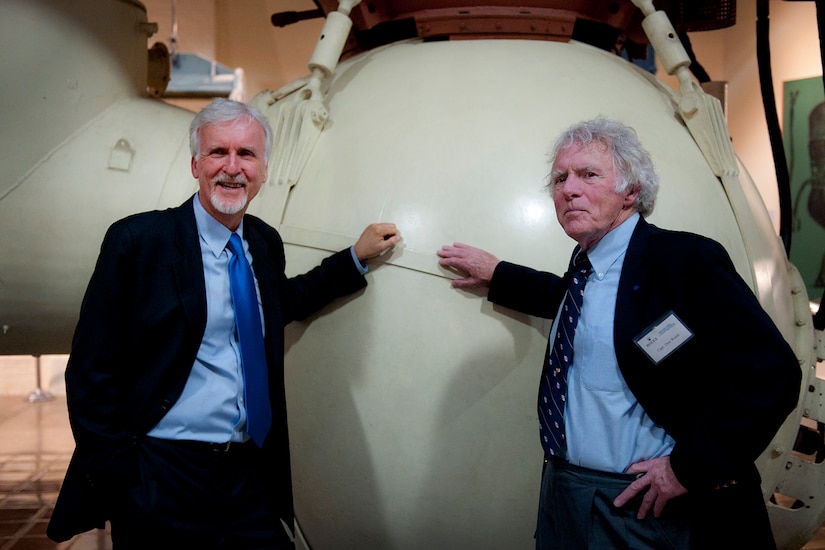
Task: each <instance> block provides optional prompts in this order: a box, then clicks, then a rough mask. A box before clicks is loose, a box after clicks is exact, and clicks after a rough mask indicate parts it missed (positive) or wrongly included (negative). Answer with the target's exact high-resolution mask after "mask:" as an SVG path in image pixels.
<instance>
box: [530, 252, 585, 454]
mask: <svg viewBox="0 0 825 550" xmlns="http://www.w3.org/2000/svg"><path fill="white" fill-rule="evenodd" d="M591 268H592V266H591V265H590V260H588V259H587V254H585V253H584V252H580V253H579V254H578V256H577V257H576V259H575V261H574V264H573V268H572V269H571V272H570V286H569V287H568V289H567V292H566V293H565V295H564V302H563V303H562V307H561V310H560V311H559V319H558V323H556V324H557V327H556V335H555V338H551V339H550V341H549V342H548V350H547V354H546V357H545V361H544V369H543V372H542V377H541V385H540V386H539V400H538V412H539V423H540V426H539V434H540V436H541V445H542V447H543V448H544V454H545V456H548V457H549V456H557V455H558V454H559V453H560V452H561V450H562V449H563V448H565V439H564V406H565V403H566V401H567V368H568V367H569V366H570V363H571V362H572V361H573V339H574V337H575V335H576V325H577V324H578V322H579V313H580V312H581V307H582V298H583V296H584V285H585V283H587V274H588V272H589V271H590V269H591ZM551 343H552V348H550V347H549V346H550V345H551Z"/></svg>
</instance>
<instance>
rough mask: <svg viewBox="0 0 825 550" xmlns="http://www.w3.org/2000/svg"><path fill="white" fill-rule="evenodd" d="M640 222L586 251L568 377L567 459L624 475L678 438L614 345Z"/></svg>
mask: <svg viewBox="0 0 825 550" xmlns="http://www.w3.org/2000/svg"><path fill="white" fill-rule="evenodd" d="M638 220H639V214H635V215H633V216H632V217H630V218H629V219H627V220H625V221H624V223H622V224H621V225H620V226H619V227H617V228H616V229H614V230H612V231H610V232H609V233H608V234H607V235H605V236H604V237H602V239H601V240H600V241H599V242H598V243H597V244H596V246H594V247H593V248H591V249H590V250H589V251H588V253H587V257H588V258H589V259H590V263H591V264H592V265H593V271H592V272H591V274H590V276H589V277H588V279H587V285H586V286H585V288H584V302H583V304H582V311H581V315H580V317H579V322H578V326H577V327H576V337H575V340H574V343H573V348H574V353H573V363H572V364H571V365H570V368H569V371H568V374H567V377H568V400H567V406H566V409H565V414H564V419H565V420H564V421H565V426H566V432H567V433H566V438H567V460H569V461H570V462H571V463H573V464H577V465H579V466H584V467H587V468H592V469H595V470H602V471H608V472H623V471H625V470H626V469H627V467H628V466H630V465H631V464H633V463H635V462H639V461H641V460H649V459H651V458H656V457H660V456H667V455H669V454H670V451H671V449H673V439H672V438H671V437H670V436H669V435H668V434H667V433H666V432H665V430H664V429H663V428H662V427H661V426H659V425H657V424H656V423H654V422H653V421H652V420H651V419H650V417H649V416H648V415H647V413H646V412H645V411H644V409H642V406H641V405H640V404H639V402H638V401H637V400H636V398H635V397H634V396H633V394H632V393H631V391H630V389H629V388H628V387H627V384H626V383H625V381H624V378H623V377H622V374H621V371H620V370H619V365H618V362H617V361H616V351H615V349H614V347H613V323H614V316H615V311H616V296H617V293H618V288H619V277H620V276H621V273H622V265H624V258H625V253H626V252H627V246H628V244H629V243H630V237H631V235H632V234H633V230H634V229H635V227H636V223H637V222H638ZM552 334H555V323H554V328H553V332H552ZM663 391H664V389H663Z"/></svg>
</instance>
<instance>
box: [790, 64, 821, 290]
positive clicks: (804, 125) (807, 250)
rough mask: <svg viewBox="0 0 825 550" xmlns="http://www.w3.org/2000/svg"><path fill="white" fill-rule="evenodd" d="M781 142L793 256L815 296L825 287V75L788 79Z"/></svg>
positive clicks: (807, 285)
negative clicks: (787, 179)
mask: <svg viewBox="0 0 825 550" xmlns="http://www.w3.org/2000/svg"><path fill="white" fill-rule="evenodd" d="M783 126H784V127H783V141H784V145H785V154H786V155H787V158H788V171H789V172H790V183H791V201H792V203H791V204H792V206H793V231H792V234H791V235H792V236H791V254H790V260H791V263H793V264H794V265H795V266H796V268H797V269H798V270H799V272H800V274H801V275H802V279H803V280H804V281H805V287H806V288H807V291H808V296H809V297H810V299H811V300H819V299H820V298H821V297H822V293H823V289H825V87H823V79H822V77H821V76H817V77H813V78H805V79H801V80H791V81H788V82H785V90H784V123H783Z"/></svg>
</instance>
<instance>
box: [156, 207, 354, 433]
mask: <svg viewBox="0 0 825 550" xmlns="http://www.w3.org/2000/svg"><path fill="white" fill-rule="evenodd" d="M192 200H193V204H194V207H195V222H196V223H197V227H198V236H199V237H200V246H201V258H202V260H203V272H204V279H205V282H206V330H205V331H204V333H203V340H201V345H200V348H199V349H198V354H197V356H196V357H195V363H194V364H193V365H192V372H191V373H190V375H189V379H188V380H187V382H186V386H185V387H184V388H183V393H182V394H181V396H180V398H179V399H178V400H177V402H176V403H175V404H174V405H173V406H172V408H171V409H169V412H167V413H166V415H165V416H164V417H163V418H162V419H161V421H160V422H158V424H157V425H156V426H155V427H154V428H153V429H152V430H150V431H149V433H148V435H150V436H153V437H159V438H162V439H191V440H196V441H208V442H212V443H225V442H227V441H246V440H247V439H249V436H248V434H246V432H245V431H244V428H245V427H246V406H245V404H244V390H243V370H242V366H241V351H240V348H239V347H238V339H237V336H236V332H235V314H234V311H233V310H232V298H231V295H230V293H229V258H230V257H231V255H232V253H231V252H230V251H229V250H228V249H227V248H226V244H227V243H228V242H229V237H230V236H231V235H232V232H231V231H229V229H228V228H227V227H226V226H224V225H223V224H222V223H220V222H219V221H217V220H216V219H215V218H213V217H212V216H211V215H209V213H208V212H207V211H206V210H205V209H204V208H203V205H201V203H200V200H198V195H197V194H195V196H194V198H193V199H192ZM243 228H244V225H243V221H241V224H240V226H239V227H238V229H237V231H236V233H238V235H240V237H241V239H242V240H243V247H244V254H245V255H246V259H247V261H249V264H250V265H253V264H252V262H253V260H252V255H251V254H250V253H249V244H248V243H247V242H246V240H244V239H243ZM350 253H351V254H352V259H353V261H354V262H355V265H356V266H357V267H358V269H359V271H360V272H361V274H365V273H366V272H367V266H366V265H364V264H362V263H361V262H360V261H358V258H357V257H356V256H355V248H354V247H350ZM255 290H256V292H257V294H258V306H259V310H260V312H261V319H262V321H261V324H262V325H263V326H264V331H266V325H264V324H263V309H262V307H261V293H260V290H259V289H258V281H257V279H256V280H255Z"/></svg>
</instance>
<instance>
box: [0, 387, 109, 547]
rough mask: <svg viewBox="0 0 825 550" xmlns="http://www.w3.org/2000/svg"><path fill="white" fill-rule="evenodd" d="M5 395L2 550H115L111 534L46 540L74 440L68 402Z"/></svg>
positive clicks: (0, 448)
mask: <svg viewBox="0 0 825 550" xmlns="http://www.w3.org/2000/svg"><path fill="white" fill-rule="evenodd" d="M27 397H28V396H6V395H4V396H0V550H40V549H59V550H68V549H71V550H93V549H94V550H109V549H111V548H112V544H111V541H110V539H109V536H108V534H107V533H106V532H105V531H95V532H90V533H86V534H84V535H80V536H78V537H75V538H74V539H72V540H70V541H68V542H64V543H60V544H58V543H55V542H52V541H50V540H49V539H48V538H46V524H47V523H48V520H49V516H50V515H51V511H52V508H53V507H54V502H55V500H56V499H57V491H58V489H59V487H60V483H61V482H62V480H63V474H64V473H65V472H66V467H67V466H68V464H69V458H70V456H71V451H72V449H73V448H74V441H73V440H72V434H71V431H70V429H69V420H68V416H67V414H66V399H65V397H63V396H57V397H54V398H53V399H50V400H47V401H41V402H33V403H30V402H29V401H28V400H27Z"/></svg>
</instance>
